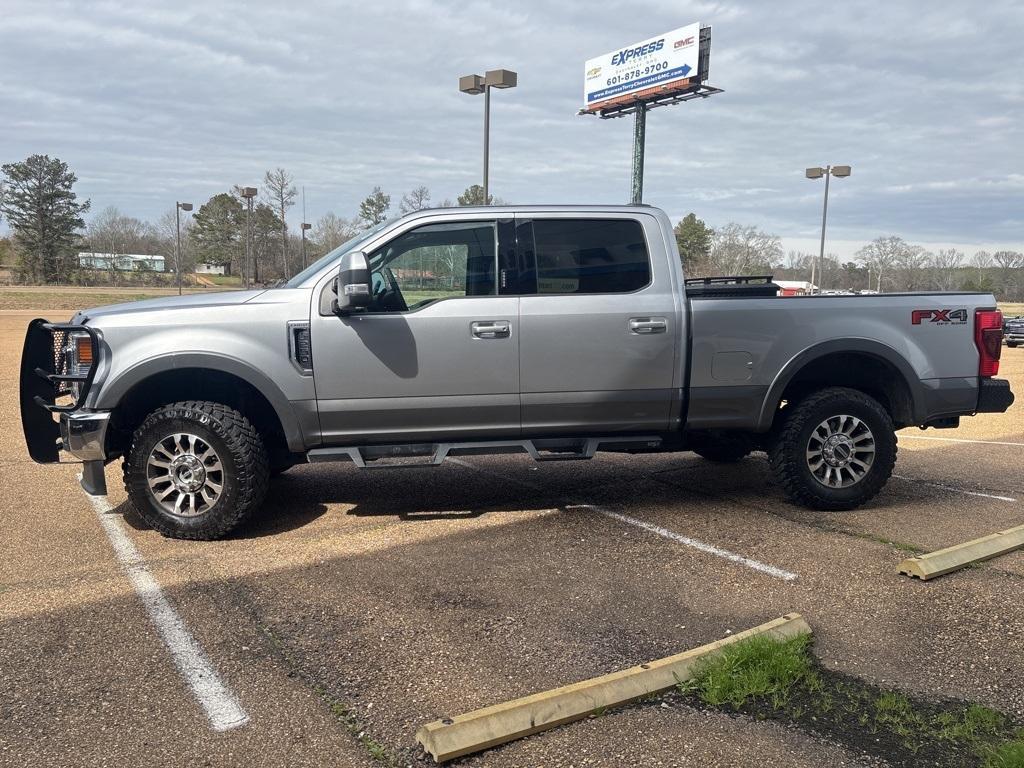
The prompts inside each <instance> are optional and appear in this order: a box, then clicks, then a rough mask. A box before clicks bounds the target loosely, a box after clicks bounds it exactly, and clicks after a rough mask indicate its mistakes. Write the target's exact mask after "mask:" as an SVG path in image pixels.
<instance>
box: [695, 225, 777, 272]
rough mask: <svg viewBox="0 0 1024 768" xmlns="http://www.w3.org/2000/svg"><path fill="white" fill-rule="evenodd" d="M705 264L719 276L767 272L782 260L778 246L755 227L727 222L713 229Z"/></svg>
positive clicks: (770, 237)
mask: <svg viewBox="0 0 1024 768" xmlns="http://www.w3.org/2000/svg"><path fill="white" fill-rule="evenodd" d="M709 261H710V267H711V271H712V272H714V273H717V274H719V275H744V274H750V273H751V272H756V271H771V270H772V269H773V268H774V267H775V266H776V265H778V264H779V263H781V261H782V243H781V241H780V240H779V238H778V236H777V235H769V234H767V233H765V232H762V231H761V230H759V229H758V228H757V227H747V226H743V225H741V224H736V223H730V224H726V225H725V226H724V227H720V228H718V229H715V230H714V234H713V235H712V237H711V257H710V259H709Z"/></svg>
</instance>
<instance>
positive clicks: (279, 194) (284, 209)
mask: <svg viewBox="0 0 1024 768" xmlns="http://www.w3.org/2000/svg"><path fill="white" fill-rule="evenodd" d="M293 181H295V178H294V177H293V176H292V175H291V174H290V173H288V171H286V170H285V169H284V168H275V169H274V170H273V171H267V172H266V174H264V176H263V183H264V184H265V185H266V187H267V199H268V200H269V201H270V205H271V206H272V207H273V208H274V210H275V211H277V214H278V216H280V217H281V268H282V270H283V271H284V278H285V280H287V279H288V220H287V218H286V217H287V215H288V209H289V208H291V207H292V206H293V205H295V185H294V184H293V183H292V182H293Z"/></svg>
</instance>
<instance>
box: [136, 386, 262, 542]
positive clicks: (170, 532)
mask: <svg viewBox="0 0 1024 768" xmlns="http://www.w3.org/2000/svg"><path fill="white" fill-rule="evenodd" d="M182 432H188V433H191V434H194V435H196V436H198V437H200V438H201V439H202V440H203V441H205V442H207V443H208V444H209V445H210V446H211V447H213V448H214V449H215V451H216V452H217V455H218V457H219V458H220V460H221V463H222V465H223V473H222V474H223V490H222V491H221V495H220V496H219V498H217V500H216V502H215V503H214V504H213V505H212V506H211V507H209V509H207V510H206V511H204V512H203V513H202V514H199V515H197V516H194V517H183V516H179V515H174V514H171V513H169V512H168V511H166V510H165V509H164V508H163V507H162V506H161V505H160V504H159V503H158V502H157V500H156V499H155V498H154V496H153V494H152V492H151V491H150V489H149V484H148V480H147V468H146V467H147V459H148V457H149V455H150V452H151V451H152V450H153V447H154V445H156V443H157V442H158V441H160V440H162V439H165V438H167V437H168V436H169V435H172V434H175V433H182ZM269 477H270V470H269V466H268V460H267V451H266V448H265V447H264V445H263V440H262V438H261V437H260V435H259V432H257V431H256V428H255V427H253V425H252V423H251V422H250V421H249V420H248V419H247V418H246V417H245V416H243V415H242V414H241V413H239V412H238V411H236V410H234V409H232V408H230V407H228V406H226V405H221V404H220V403H212V402H207V401H201V400H186V401H183V402H178V403H172V404H170V405H165V406H162V407H161V408H158V409H157V410H155V411H153V412H152V413H151V414H149V415H148V416H147V417H146V418H145V420H144V421H143V422H142V424H141V425H140V426H139V428H138V429H136V430H135V433H134V435H133V436H132V445H131V448H130V450H129V451H128V453H127V454H126V455H125V460H124V486H125V490H126V491H127V492H128V498H129V499H130V500H131V502H132V505H133V506H134V507H135V510H136V512H138V514H139V516H140V517H141V518H142V519H143V520H144V521H145V522H146V523H147V524H148V525H149V526H151V527H152V528H153V529H154V530H156V531H158V532H160V533H161V534H163V535H164V536H167V537H169V538H175V539H196V540H202V541H212V540H214V539H219V538H222V537H223V536H226V535H227V534H228V533H230V532H231V531H233V530H234V529H236V528H237V527H238V526H239V525H241V524H242V523H243V522H244V521H245V520H246V519H247V518H248V517H249V516H250V515H251V514H252V513H253V512H255V511H256V510H257V509H259V507H260V505H261V504H262V503H263V499H264V497H265V496H266V493H267V483H268V481H269Z"/></svg>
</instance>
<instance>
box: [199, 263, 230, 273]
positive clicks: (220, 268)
mask: <svg viewBox="0 0 1024 768" xmlns="http://www.w3.org/2000/svg"><path fill="white" fill-rule="evenodd" d="M196 274H197V275H226V274H227V268H226V267H225V266H224V265H223V264H196Z"/></svg>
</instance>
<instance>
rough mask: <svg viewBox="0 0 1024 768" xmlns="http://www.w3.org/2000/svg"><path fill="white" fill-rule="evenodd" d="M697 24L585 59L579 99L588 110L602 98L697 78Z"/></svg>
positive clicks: (616, 96) (698, 31)
mask: <svg viewBox="0 0 1024 768" xmlns="http://www.w3.org/2000/svg"><path fill="white" fill-rule="evenodd" d="M699 69H700V24H699V23H695V24H688V25H687V26H685V27H680V28H679V29H674V30H672V31H671V32H667V33H666V34H664V35H658V36H657V37H652V38H650V39H648V40H643V41H641V42H639V43H635V44H633V45H630V46H626V47H625V48H620V49H617V50H614V51H609V52H608V53H606V54H604V55H603V56H598V57H597V58H594V59H588V60H587V63H586V64H585V65H584V80H583V102H584V107H585V108H586V109H588V110H592V109H594V108H595V107H596V106H598V105H600V104H601V103H602V102H605V101H609V100H611V99H615V98H620V97H622V96H626V95H629V94H631V93H636V92H638V91H643V90H646V89H648V88H653V87H655V86H668V85H670V84H672V83H675V82H677V81H680V80H698V81H699V80H700V71H699Z"/></svg>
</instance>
